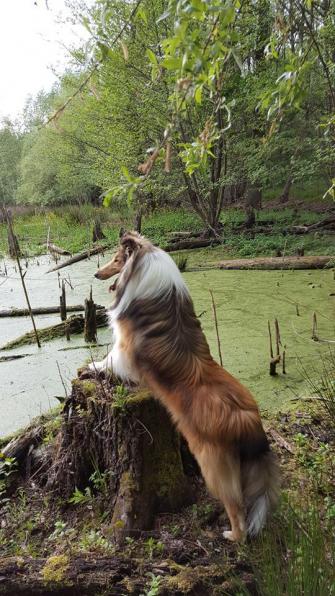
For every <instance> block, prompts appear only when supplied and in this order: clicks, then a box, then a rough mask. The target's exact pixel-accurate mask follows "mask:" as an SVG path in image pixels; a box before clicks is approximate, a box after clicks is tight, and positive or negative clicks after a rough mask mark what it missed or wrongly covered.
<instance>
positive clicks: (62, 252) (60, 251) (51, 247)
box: [44, 242, 71, 255]
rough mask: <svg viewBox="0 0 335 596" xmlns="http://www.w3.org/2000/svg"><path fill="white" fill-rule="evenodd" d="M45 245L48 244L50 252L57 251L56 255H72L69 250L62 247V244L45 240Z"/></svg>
mask: <svg viewBox="0 0 335 596" xmlns="http://www.w3.org/2000/svg"><path fill="white" fill-rule="evenodd" d="M44 246H46V247H47V249H48V250H49V251H50V252H54V253H56V255H71V253H70V252H69V251H68V250H65V249H64V248H61V246H57V244H52V243H51V242H45V243H44Z"/></svg>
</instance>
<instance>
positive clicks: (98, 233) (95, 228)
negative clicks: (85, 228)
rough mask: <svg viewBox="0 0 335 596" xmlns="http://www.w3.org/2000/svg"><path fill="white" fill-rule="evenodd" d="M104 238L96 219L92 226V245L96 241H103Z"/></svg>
mask: <svg viewBox="0 0 335 596" xmlns="http://www.w3.org/2000/svg"><path fill="white" fill-rule="evenodd" d="M105 238H106V236H105V234H104V233H103V231H102V228H101V223H100V221H99V220H98V219H96V220H95V221H94V224H93V234H92V240H93V243H94V242H97V241H98V240H105Z"/></svg>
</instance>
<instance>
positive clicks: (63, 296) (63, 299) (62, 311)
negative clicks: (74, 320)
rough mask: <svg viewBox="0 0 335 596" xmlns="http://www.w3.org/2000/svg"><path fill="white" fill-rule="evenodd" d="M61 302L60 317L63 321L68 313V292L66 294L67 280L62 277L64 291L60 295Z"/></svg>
mask: <svg viewBox="0 0 335 596" xmlns="http://www.w3.org/2000/svg"><path fill="white" fill-rule="evenodd" d="M59 302H60V318H61V320H62V321H66V319H67V313H66V294H65V282H64V279H62V293H61V295H60V297H59Z"/></svg>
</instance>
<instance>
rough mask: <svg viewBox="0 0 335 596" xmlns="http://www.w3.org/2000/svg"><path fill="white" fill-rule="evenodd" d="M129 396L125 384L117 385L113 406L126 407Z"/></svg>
mask: <svg viewBox="0 0 335 596" xmlns="http://www.w3.org/2000/svg"><path fill="white" fill-rule="evenodd" d="M127 397H128V390H127V389H126V388H125V386H124V385H122V384H120V385H116V387H115V388H114V393H113V406H114V407H115V408H124V406H125V404H126V401H127Z"/></svg>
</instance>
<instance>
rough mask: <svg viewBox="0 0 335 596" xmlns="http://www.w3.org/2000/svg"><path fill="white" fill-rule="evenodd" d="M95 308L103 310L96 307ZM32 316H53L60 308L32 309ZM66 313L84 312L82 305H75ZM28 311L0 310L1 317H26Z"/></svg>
mask: <svg viewBox="0 0 335 596" xmlns="http://www.w3.org/2000/svg"><path fill="white" fill-rule="evenodd" d="M97 308H103V307H102V306H97ZM31 310H32V313H33V315H53V314H57V313H59V312H60V306H40V307H38V308H32V309H31ZM66 310H67V312H80V311H84V310H85V307H84V305H83V304H75V305H72V306H67V307H66ZM28 316H29V310H28V309H27V308H11V309H8V310H0V318H1V317H28Z"/></svg>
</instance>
